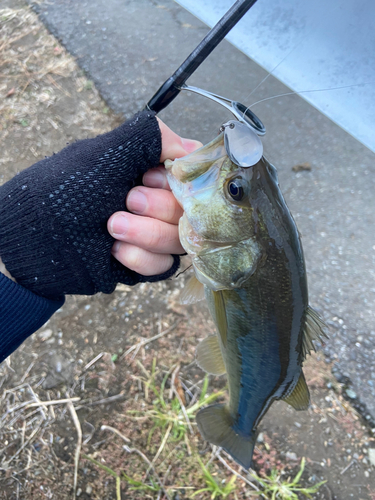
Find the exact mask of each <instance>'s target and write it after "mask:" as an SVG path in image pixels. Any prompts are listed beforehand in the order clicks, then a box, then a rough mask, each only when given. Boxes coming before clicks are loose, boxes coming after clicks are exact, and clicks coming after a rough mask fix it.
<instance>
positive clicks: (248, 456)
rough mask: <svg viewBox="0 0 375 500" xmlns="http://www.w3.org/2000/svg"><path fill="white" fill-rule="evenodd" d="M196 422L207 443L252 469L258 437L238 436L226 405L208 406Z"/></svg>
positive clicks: (198, 415)
mask: <svg viewBox="0 0 375 500" xmlns="http://www.w3.org/2000/svg"><path fill="white" fill-rule="evenodd" d="M196 420H197V424H198V428H199V432H200V433H201V434H202V436H203V438H204V439H205V440H206V441H209V442H210V443H212V444H215V445H216V446H220V447H221V448H223V449H224V450H225V451H226V452H228V453H229V455H231V456H232V457H233V458H234V460H236V462H238V463H239V464H240V465H242V467H244V468H245V469H249V468H250V467H251V463H252V457H253V451H254V446H255V441H256V435H255V433H251V434H250V435H249V436H241V435H239V434H237V433H236V432H235V430H234V429H233V419H232V418H231V416H230V414H229V411H228V408H227V407H226V405H224V404H216V405H211V406H207V408H203V410H200V411H199V412H198V414H197V416H196Z"/></svg>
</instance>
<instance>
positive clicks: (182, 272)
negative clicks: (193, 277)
mask: <svg viewBox="0 0 375 500" xmlns="http://www.w3.org/2000/svg"><path fill="white" fill-rule="evenodd" d="M192 266H193V264H190V266H188V267H187V268H186V269H184V270H183V271H180V272H179V273H178V274H176V276H175V279H176V278H178V277H179V276H180V274H184V273H186V271H188V270H189V269H190V268H191V267H192Z"/></svg>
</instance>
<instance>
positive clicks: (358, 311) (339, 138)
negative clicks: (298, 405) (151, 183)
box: [37, 0, 375, 427]
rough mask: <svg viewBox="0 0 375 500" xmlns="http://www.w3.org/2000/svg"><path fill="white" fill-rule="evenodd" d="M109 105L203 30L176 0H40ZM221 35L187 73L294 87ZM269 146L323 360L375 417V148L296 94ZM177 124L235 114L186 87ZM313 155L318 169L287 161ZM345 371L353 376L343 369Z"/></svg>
mask: <svg viewBox="0 0 375 500" xmlns="http://www.w3.org/2000/svg"><path fill="white" fill-rule="evenodd" d="M37 8H38V9H39V11H40V13H41V17H42V19H43V20H44V22H45V23H46V24H47V26H48V27H49V29H50V30H51V31H52V32H53V33H54V34H55V35H56V36H57V37H58V38H59V39H60V40H61V41H62V42H63V44H64V45H65V46H66V47H67V48H68V50H69V51H70V52H71V53H73V54H74V55H75V56H76V57H77V58H78V62H79V64H80V65H81V67H82V68H84V69H85V70H86V71H87V73H88V74H89V76H90V78H91V79H92V80H93V81H94V82H95V84H96V85H97V87H98V88H99V89H100V92H101V93H102V95H103V97H104V98H105V99H106V100H107V102H108V104H109V105H110V106H111V107H112V108H113V109H115V110H116V111H118V112H120V113H123V114H124V115H125V116H130V115H131V114H132V113H134V112H135V111H137V110H140V109H141V108H142V107H143V106H144V104H145V103H146V102H147V101H148V99H149V98H150V97H151V96H152V95H153V93H154V92H155V91H156V90H157V88H158V87H159V85H160V84H161V83H163V81H164V80H165V79H166V78H167V77H168V76H170V74H171V73H172V72H173V71H174V70H175V69H176V68H177V66H179V64H180V63H181V62H182V61H183V60H184V59H185V57H186V56H187V55H188V54H189V53H190V52H191V50H192V49H193V48H194V47H195V46H196V45H197V43H198V42H199V41H200V40H201V38H202V37H203V36H204V34H205V33H206V32H207V28H206V27H205V25H203V24H202V22H200V21H198V20H197V19H196V18H195V17H193V16H192V15H191V14H189V13H188V12H187V11H185V10H184V9H182V8H181V7H180V6H178V5H177V4H176V3H174V2H173V1H172V0H136V1H135V0H133V1H132V0H130V1H127V2H123V1H122V0H105V1H104V0H90V1H87V2H85V1H80V2H77V1H75V0H49V1H48V2H46V3H41V4H40V6H39V7H37ZM265 76H266V72H265V71H264V70H263V69H262V68H261V67H260V66H258V65H257V64H255V63H254V62H252V61H251V60H250V59H248V58H247V57H246V56H245V55H243V54H242V53H241V52H239V51H238V50H237V49H235V48H234V47H233V46H231V45H230V44H229V43H228V42H223V43H222V44H221V45H220V47H219V48H217V49H216V50H215V51H214V53H213V54H212V55H211V56H210V57H209V59H208V60H207V61H206V62H205V63H204V65H203V66H202V67H201V68H200V69H199V70H198V71H197V73H196V74H195V75H194V76H193V77H192V78H191V79H190V81H189V83H191V84H194V85H197V86H202V87H203V88H205V89H209V90H211V91H213V92H215V93H218V94H221V95H224V96H227V97H231V98H233V99H236V100H239V101H243V102H245V103H246V104H252V103H254V102H257V101H258V100H261V99H264V98H265V97H269V96H273V95H278V94H282V93H285V92H287V91H288V88H287V87H285V86H284V85H282V84H281V83H280V82H278V81H277V80H276V79H274V78H272V77H270V78H268V79H267V81H266V82H265V83H264V84H263V85H262V86H261V87H260V88H259V89H258V90H257V91H256V92H254V93H253V94H252V95H251V96H250V93H251V91H252V89H254V88H255V87H256V86H257V85H258V83H259V82H260V81H261V80H262V79H263V78H264V77H265ZM254 111H255V112H256V113H257V114H258V115H259V116H260V117H261V119H262V120H263V121H264V123H265V124H266V126H267V135H266V137H265V138H264V145H265V154H266V156H267V157H268V159H269V160H270V161H272V163H274V164H275V166H276V167H277V168H278V171H279V178H280V184H281V187H282V190H283V193H284V195H285V197H286V199H287V202H288V205H289V207H290V209H291V211H292V213H293V215H294V217H295V219H296V221H297V224H298V227H299V229H300V231H301V233H302V237H303V244H304V249H305V255H306V262H307V268H308V275H309V284H310V301H311V304H312V306H314V307H316V308H317V309H318V310H320V311H321V313H322V314H323V316H324V318H325V319H326V321H327V322H328V324H329V325H330V327H331V335H330V340H329V342H328V344H327V347H326V355H327V358H329V359H332V360H336V361H337V375H338V376H339V377H341V379H342V380H344V381H346V383H347V384H348V391H347V392H348V394H349V397H350V396H351V397H352V398H353V401H354V402H355V403H357V404H358V403H360V404H362V405H366V407H367V408H366V407H365V406H362V410H363V413H364V415H365V416H366V415H367V418H368V419H369V420H371V419H372V420H374V424H373V426H374V427H375V357H374V353H375V322H374V310H375V266H374V264H375V231H374V227H375V196H374V193H375V155H374V153H372V152H371V151H370V150H368V149H366V148H365V147H364V146H363V145H361V144H360V143H359V142H357V141H356V140H355V139H354V138H352V137H351V136H350V135H348V134H347V133H346V132H344V131H343V130H342V129H341V128H339V127H338V126H337V125H335V124H333V123H332V122H331V121H330V120H329V119H328V118H326V117H325V116H323V115H322V114H321V113H319V112H318V111H316V110H315V109H314V108H312V107H311V106H310V105H309V104H308V103H307V102H305V101H303V100H302V99H301V98H299V97H298V96H288V97H280V98H278V99H274V100H269V101H264V102H262V103H260V104H259V105H256V106H255V107H254ZM161 118H163V119H164V120H165V121H166V122H167V123H168V124H169V125H170V126H171V127H172V128H174V129H175V130H176V131H177V132H178V133H180V134H182V135H185V136H187V137H192V138H197V139H200V140H201V141H202V142H207V141H208V140H210V139H211V138H212V137H214V135H215V134H216V133H217V130H218V127H219V125H220V124H221V123H222V122H223V121H225V120H226V119H228V114H227V113H226V112H225V111H223V110H222V109H220V108H219V107H218V106H216V105H213V104H211V103H209V102H207V101H205V100H204V99H203V98H200V97H197V96H193V95H185V96H179V97H178V98H177V99H176V100H175V101H174V103H172V105H171V106H170V107H169V108H168V109H167V110H165V111H164V112H163V113H162V114H161ZM305 162H308V163H309V164H310V165H311V171H301V172H299V173H296V172H294V171H292V167H293V166H295V165H298V164H301V163H305ZM345 377H346V378H345Z"/></svg>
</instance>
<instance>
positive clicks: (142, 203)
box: [126, 189, 147, 215]
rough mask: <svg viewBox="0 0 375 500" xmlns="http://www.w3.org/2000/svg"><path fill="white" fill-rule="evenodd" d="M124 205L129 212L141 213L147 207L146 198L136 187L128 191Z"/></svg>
mask: <svg viewBox="0 0 375 500" xmlns="http://www.w3.org/2000/svg"><path fill="white" fill-rule="evenodd" d="M126 206H127V207H128V209H129V210H130V211H131V212H134V213H135V214H139V215H142V214H143V212H144V211H145V210H146V207H147V198H146V196H145V195H144V194H143V193H142V192H141V191H139V190H138V189H136V190H134V191H130V193H129V196H128V198H127V200H126Z"/></svg>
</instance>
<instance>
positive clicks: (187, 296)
mask: <svg viewBox="0 0 375 500" xmlns="http://www.w3.org/2000/svg"><path fill="white" fill-rule="evenodd" d="M203 299H204V285H202V283H201V282H200V281H198V279H197V278H196V277H195V276H192V277H191V278H190V279H189V281H188V282H187V283H186V285H185V287H184V289H183V290H182V292H181V296H180V302H181V304H185V305H187V304H195V302H199V301H200V300H203Z"/></svg>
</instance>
